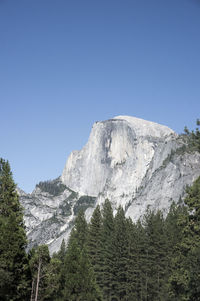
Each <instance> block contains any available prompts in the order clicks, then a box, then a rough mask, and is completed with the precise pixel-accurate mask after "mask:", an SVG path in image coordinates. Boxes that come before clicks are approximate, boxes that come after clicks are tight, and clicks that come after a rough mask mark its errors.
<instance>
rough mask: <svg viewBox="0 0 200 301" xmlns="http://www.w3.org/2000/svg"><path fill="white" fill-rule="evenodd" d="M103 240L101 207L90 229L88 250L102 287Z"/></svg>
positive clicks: (94, 214) (96, 211)
mask: <svg viewBox="0 0 200 301" xmlns="http://www.w3.org/2000/svg"><path fill="white" fill-rule="evenodd" d="M101 238H102V217H101V211H100V207H99V205H98V206H97V207H96V208H95V210H94V212H93V215H92V218H91V221H90V224H89V227H88V239H87V249H88V255H89V260H90V262H91V264H92V266H93V269H94V273H95V277H96V280H97V284H98V285H101V264H102V258H101V250H102V245H101Z"/></svg>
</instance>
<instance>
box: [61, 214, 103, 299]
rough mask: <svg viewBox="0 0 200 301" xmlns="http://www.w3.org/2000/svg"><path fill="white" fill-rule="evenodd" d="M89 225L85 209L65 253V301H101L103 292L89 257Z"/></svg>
mask: <svg viewBox="0 0 200 301" xmlns="http://www.w3.org/2000/svg"><path fill="white" fill-rule="evenodd" d="M87 231H88V227H87V223H86V220H85V217H84V213H83V211H80V212H79V214H78V216H77V218H76V220H75V226H74V229H73V230H72V232H71V235H70V239H69V243H68V246H67V252H66V255H65V261H64V266H63V269H62V277H63V279H64V288H63V291H62V297H61V300H62V298H63V300H65V301H73V300H76V301H78V300H79V301H101V300H102V298H101V293H100V291H99V288H98V285H97V284H96V279H95V275H94V271H93V268H92V266H91V263H90V261H89V258H88V251H87V246H86V242H87V236H88V232H87Z"/></svg>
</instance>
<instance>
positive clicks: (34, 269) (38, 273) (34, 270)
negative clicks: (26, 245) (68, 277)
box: [29, 245, 50, 301]
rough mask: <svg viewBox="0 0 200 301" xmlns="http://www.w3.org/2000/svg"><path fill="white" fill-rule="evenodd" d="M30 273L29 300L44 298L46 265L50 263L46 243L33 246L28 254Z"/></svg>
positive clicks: (46, 275)
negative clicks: (30, 287)
mask: <svg viewBox="0 0 200 301" xmlns="http://www.w3.org/2000/svg"><path fill="white" fill-rule="evenodd" d="M29 256H30V260H29V264H30V268H31V274H32V290H31V301H38V300H45V290H46V278H48V265H49V263H50V255H49V249H48V246H47V245H41V246H38V247H37V248H33V249H32V250H31V252H30V254H29Z"/></svg>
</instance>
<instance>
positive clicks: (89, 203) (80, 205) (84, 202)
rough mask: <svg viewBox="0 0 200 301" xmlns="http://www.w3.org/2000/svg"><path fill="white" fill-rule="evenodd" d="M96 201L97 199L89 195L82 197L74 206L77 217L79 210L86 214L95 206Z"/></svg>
mask: <svg viewBox="0 0 200 301" xmlns="http://www.w3.org/2000/svg"><path fill="white" fill-rule="evenodd" d="M95 201H96V198H95V197H91V196H88V195H84V196H81V197H80V198H79V199H78V201H77V202H76V204H75V206H74V214H75V215H77V214H78V212H79V210H82V211H84V212H85V210H86V209H87V208H89V207H93V206H94V203H95Z"/></svg>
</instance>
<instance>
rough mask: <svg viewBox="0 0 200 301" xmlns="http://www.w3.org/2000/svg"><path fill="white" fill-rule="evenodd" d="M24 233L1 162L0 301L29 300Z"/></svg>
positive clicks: (9, 179) (7, 169)
mask: <svg viewBox="0 0 200 301" xmlns="http://www.w3.org/2000/svg"><path fill="white" fill-rule="evenodd" d="M26 243H27V241H26V234H25V226H24V223H23V210H22V207H21V206H20V203H19V197H18V194H17V192H16V185H15V183H14V181H13V178H12V173H11V170H10V165H9V163H8V162H6V161H5V160H3V159H0V299H1V300H3V301H4V300H9V301H10V300H13V301H14V300H26V299H27V298H29V297H28V296H29V294H30V291H29V287H30V271H29V266H28V259H27V255H26V252H25V249H26Z"/></svg>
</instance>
